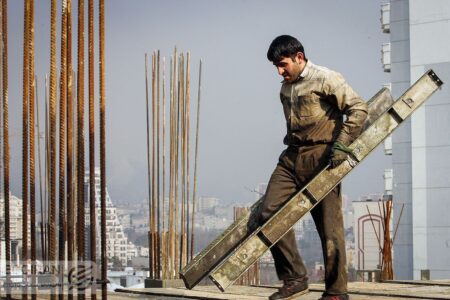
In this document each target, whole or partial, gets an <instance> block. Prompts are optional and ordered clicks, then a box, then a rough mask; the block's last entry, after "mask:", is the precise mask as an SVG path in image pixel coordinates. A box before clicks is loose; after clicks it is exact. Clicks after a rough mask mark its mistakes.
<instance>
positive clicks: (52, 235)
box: [48, 0, 57, 300]
mask: <svg viewBox="0 0 450 300" xmlns="http://www.w3.org/2000/svg"><path fill="white" fill-rule="evenodd" d="M56 88H57V87H56V0H51V4H50V79H49V90H50V93H49V101H50V102H49V113H50V124H49V125H50V126H49V127H50V128H49V131H50V141H49V144H50V148H49V150H50V151H49V152H50V154H49V161H48V164H49V167H50V170H49V175H50V176H49V177H50V178H49V179H50V197H49V198H50V211H49V218H48V224H49V237H48V239H49V249H48V260H49V262H50V265H49V267H50V272H51V274H52V277H51V282H52V284H54V283H55V277H54V276H53V275H54V272H55V267H56ZM55 292H56V291H55V288H54V286H53V285H52V287H51V290H50V295H51V296H50V299H51V300H55V299H56V293H55Z"/></svg>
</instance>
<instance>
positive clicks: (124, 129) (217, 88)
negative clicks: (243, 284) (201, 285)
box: [8, 0, 390, 202]
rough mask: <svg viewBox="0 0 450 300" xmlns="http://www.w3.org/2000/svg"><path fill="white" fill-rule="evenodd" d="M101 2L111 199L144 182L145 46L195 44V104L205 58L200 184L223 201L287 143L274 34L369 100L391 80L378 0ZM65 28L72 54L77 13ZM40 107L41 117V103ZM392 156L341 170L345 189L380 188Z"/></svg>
mask: <svg viewBox="0 0 450 300" xmlns="http://www.w3.org/2000/svg"><path fill="white" fill-rule="evenodd" d="M35 2H36V16H35V19H36V74H37V75H38V77H39V89H40V91H39V97H40V100H42V99H43V98H44V94H43V90H44V84H43V77H44V75H45V74H46V73H48V72H49V71H48V70H49V45H48V44H49V24H48V23H49V2H50V1H43V0H38V1H35ZM105 2H106V4H105V7H106V90H107V108H106V109H107V176H108V178H107V184H108V189H109V192H110V195H111V197H112V200H113V202H114V201H115V200H121V201H124V200H130V201H140V200H143V199H144V198H145V197H146V193H147V177H146V174H147V171H146V170H147V163H146V137H145V126H146V115H145V81H144V54H145V52H151V51H153V50H154V49H161V54H162V56H166V57H170V55H171V54H172V52H173V48H174V46H175V45H176V46H177V47H178V48H179V50H181V51H190V52H191V57H192V73H191V78H192V86H191V93H192V94H191V99H192V100H191V101H192V102H194V103H195V102H196V98H197V97H196V95H197V77H198V62H199V60H200V59H202V60H203V79H202V112H201V126H200V150H199V157H200V158H199V194H200V195H208V196H214V197H218V198H221V199H223V200H224V201H227V202H228V201H233V202H237V201H245V202H248V201H253V200H254V198H255V195H254V194H253V193H252V192H250V191H249V190H247V189H246V187H248V188H251V189H253V188H254V187H255V186H256V185H257V184H258V183H261V182H267V181H268V179H269V177H270V175H271V172H272V171H273V169H274V167H275V165H276V163H277V159H278V156H279V154H280V152H281V151H282V150H283V148H284V146H283V143H282V139H283V137H284V135H285V131H286V129H285V120H284V117H283V113H282V106H281V103H280V100H279V96H278V95H279V89H280V81H281V77H279V75H278V74H277V73H276V69H275V68H274V67H273V65H272V64H271V63H270V62H268V61H267V59H266V52H267V48H268V46H269V44H270V42H271V41H272V40H273V39H274V38H275V37H276V36H278V35H281V34H290V35H293V36H295V37H297V38H299V39H300V40H301V41H302V43H303V44H304V47H305V52H306V56H307V57H308V58H309V59H310V60H311V61H312V62H314V63H316V64H318V65H324V66H327V67H329V68H331V69H335V70H337V71H339V72H341V73H342V74H343V75H344V76H345V77H346V79H347V81H348V82H349V83H350V84H351V85H352V86H353V88H354V89H355V90H356V91H357V92H358V93H359V94H360V95H361V96H362V97H363V98H364V99H366V100H368V99H369V98H370V97H371V96H373V95H374V94H375V93H376V92H377V91H378V90H379V89H380V88H381V87H382V85H383V84H385V83H387V82H389V76H388V74H387V73H384V72H383V70H382V66H381V62H380V59H381V44H382V43H385V42H388V41H389V35H386V34H383V33H382V31H381V25H380V3H381V1H378V0H377V1H361V0H345V1H344V0H341V1H332V0H329V1H325V0H321V1H318V0H316V1H300V0H297V1H261V0H240V1H238V0H232V1H231V0H230V1H207V0H204V1H197V0H191V1H183V0H178V1H172V0H170V1H167V0H166V1H151V0H133V1H125V0H107V1H105ZM76 3H77V2H76V1H73V5H74V6H76ZM60 5H61V4H60V3H58V11H60ZM8 13H9V43H10V44H9V53H10V59H9V63H10V66H9V72H10V78H9V82H10V92H9V95H10V98H9V99H10V107H11V112H10V123H11V134H12V135H13V136H12V137H11V142H12V145H11V148H12V149H11V155H12V157H11V160H12V162H11V174H12V192H13V193H14V194H16V195H18V196H20V195H21V179H20V178H21V177H20V176H21V162H20V159H21V154H20V153H21V150H20V146H21V138H20V135H21V110H22V109H21V102H22V92H21V91H22V42H23V40H22V32H23V1H9V11H8ZM74 15H76V8H75V9H74ZM58 22H60V16H59V15H58ZM59 26H60V24H59V25H58V27H59ZM96 26H97V24H96ZM73 29H74V30H73V31H74V40H73V45H74V51H73V54H74V63H76V55H75V54H76V35H75V34H76V20H75V19H74V23H73ZM97 49H98V48H96V51H97ZM58 53H59V36H58ZM75 66H76V65H74V67H75ZM167 69H168V67H167ZM97 74H98V73H96V76H97ZM96 88H97V87H96ZM96 94H97V95H98V89H97V90H96ZM86 97H87V96H86ZM97 98H98V97H97ZM40 109H41V111H40V113H41V120H42V119H43V110H44V109H43V105H41V107H40ZM195 109H196V108H195V106H194V105H193V106H192V108H191V111H195ZM97 116H98V115H97ZM191 127H192V128H194V127H195V122H194V118H193V120H192V125H191ZM192 136H193V134H192ZM193 145H194V144H192V146H191V149H192V150H193V148H194V147H193ZM192 154H193V152H192ZM97 157H98V152H97ZM389 167H390V158H389V157H386V156H384V155H383V152H382V149H381V148H379V149H378V150H377V151H376V152H375V153H373V154H372V155H371V157H369V158H368V159H367V160H366V161H365V162H364V163H363V164H362V165H361V166H359V167H358V168H357V169H356V170H355V171H354V172H353V173H352V174H351V175H350V176H349V178H348V179H346V180H345V182H344V194H347V195H348V196H349V197H350V199H352V200H355V199H357V198H358V197H359V196H360V195H365V194H368V193H374V192H382V191H383V186H384V185H383V171H384V169H385V168H389Z"/></svg>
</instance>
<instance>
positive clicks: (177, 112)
mask: <svg viewBox="0 0 450 300" xmlns="http://www.w3.org/2000/svg"><path fill="white" fill-rule="evenodd" d="M180 60H181V59H180ZM175 64H177V65H178V72H179V73H178V77H177V82H176V83H175V85H176V86H177V90H176V92H175V97H176V99H175V106H176V109H175V123H176V124H175V135H174V136H175V137H174V138H175V143H174V144H175V145H174V147H175V171H174V175H175V197H174V199H175V243H176V244H175V257H176V259H175V272H176V277H178V272H179V270H180V248H179V246H180V240H179V238H180V235H179V233H178V232H179V231H178V225H179V220H178V211H179V204H180V203H179V198H178V192H179V186H178V184H179V160H180V155H179V154H180V143H179V142H180V141H179V140H180V139H179V136H180V113H181V112H180V101H181V94H180V86H181V82H180V80H181V79H180V77H181V76H180V74H181V62H180V61H175ZM180 225H181V224H180Z"/></svg>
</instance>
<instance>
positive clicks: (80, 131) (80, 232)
mask: <svg viewBox="0 0 450 300" xmlns="http://www.w3.org/2000/svg"><path fill="white" fill-rule="evenodd" d="M77 54H78V57H77V61H78V67H77V70H78V71H77V75H78V79H77V98H78V101H77V117H78V118H77V165H78V167H77V201H78V205H77V231H76V232H77V237H78V239H77V247H78V250H77V259H78V272H79V274H84V260H85V253H84V247H85V246H84V239H85V236H84V235H85V233H84V230H85V220H84V218H85V216H84V215H85V209H84V0H78V53H77ZM77 295H78V299H84V298H85V297H84V296H85V289H84V287H83V285H82V284H80V285H79V286H78V293H77Z"/></svg>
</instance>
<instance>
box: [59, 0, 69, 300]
mask: <svg viewBox="0 0 450 300" xmlns="http://www.w3.org/2000/svg"><path fill="white" fill-rule="evenodd" d="M66 48H67V2H66V0H63V2H62V16H61V57H60V59H61V65H60V77H59V88H60V89H59V185H58V187H59V245H58V257H59V263H58V275H59V280H60V282H59V294H58V297H59V299H60V300H61V299H64V294H63V293H64V284H63V283H64V264H63V263H62V262H63V261H64V260H65V252H66V251H65V242H66V237H65V232H66V209H65V206H66V201H65V199H66V188H65V179H66V178H65V170H66V169H65V166H66V160H65V157H66V98H67V94H66V91H67V90H66V88H67V78H66V76H67V75H66V73H67V65H66V54H67V52H66Z"/></svg>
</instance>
